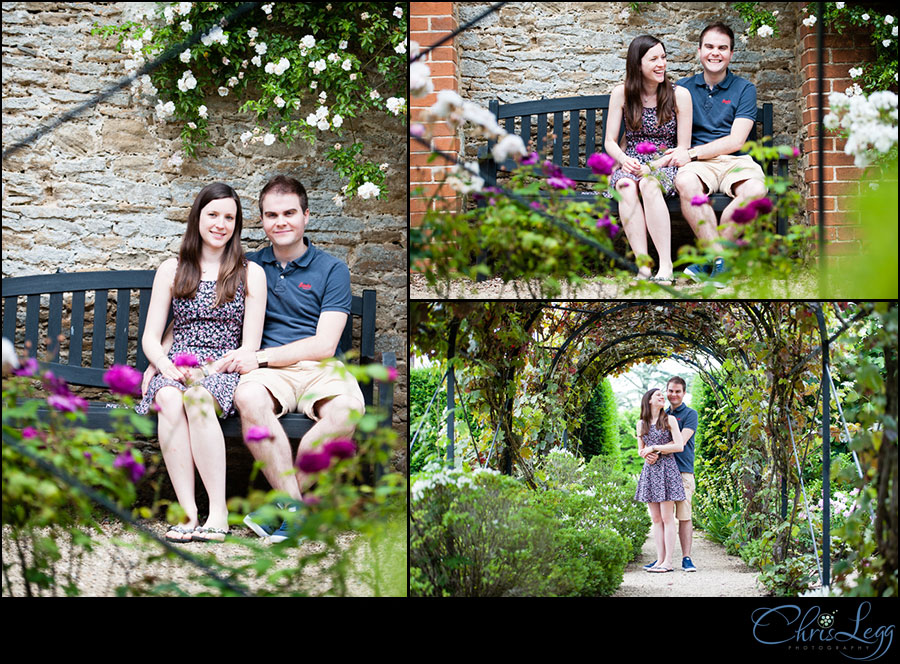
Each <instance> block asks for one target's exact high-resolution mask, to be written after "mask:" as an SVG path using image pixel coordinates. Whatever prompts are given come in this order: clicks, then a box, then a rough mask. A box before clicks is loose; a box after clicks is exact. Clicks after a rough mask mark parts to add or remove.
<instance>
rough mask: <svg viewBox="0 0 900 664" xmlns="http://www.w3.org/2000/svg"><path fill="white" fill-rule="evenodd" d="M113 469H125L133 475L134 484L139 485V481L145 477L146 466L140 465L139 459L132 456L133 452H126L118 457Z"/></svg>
mask: <svg viewBox="0 0 900 664" xmlns="http://www.w3.org/2000/svg"><path fill="white" fill-rule="evenodd" d="M113 467H114V468H124V469H125V470H127V471H128V472H129V473H131V482H132V484H137V482H138V480H140V479H141V478H142V477H143V476H144V471H145V468H144V465H143V464H141V463H138V461H137V459H135V458H134V457H133V456H131V450H125V451H124V452H122V453H121V454H120V455H119V456H117V457H116V460H115V463H113Z"/></svg>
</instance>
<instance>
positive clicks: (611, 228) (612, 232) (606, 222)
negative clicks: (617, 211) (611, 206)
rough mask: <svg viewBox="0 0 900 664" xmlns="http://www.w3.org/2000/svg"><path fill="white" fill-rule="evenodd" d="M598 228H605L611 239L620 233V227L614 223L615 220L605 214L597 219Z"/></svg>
mask: <svg viewBox="0 0 900 664" xmlns="http://www.w3.org/2000/svg"><path fill="white" fill-rule="evenodd" d="M597 228H605V229H606V231H607V232H608V233H609V236H610V237H615V236H616V233H618V232H619V227H618V226H616V224H615V223H613V220H612V219H610V218H609V215H608V214H604V215H603V216H602V217H599V218H598V219H597Z"/></svg>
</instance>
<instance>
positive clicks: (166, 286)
mask: <svg viewBox="0 0 900 664" xmlns="http://www.w3.org/2000/svg"><path fill="white" fill-rule="evenodd" d="M259 211H260V216H261V218H262V227H263V230H264V231H265V234H266V237H267V238H268V240H269V241H270V242H271V244H270V245H269V246H267V247H265V248H264V249H261V250H260V251H256V252H253V253H250V254H245V253H244V250H243V248H242V246H241V230H242V227H243V215H242V210H241V200H240V197H239V196H238V194H237V193H236V192H235V190H234V189H233V188H232V187H230V186H229V185H227V184H224V183H221V182H214V183H212V184H209V185H207V186H205V187H203V189H202V190H201V191H200V193H199V194H198V195H197V197H196V199H195V200H194V203H193V205H192V207H191V210H190V212H189V214H188V220H187V228H186V230H185V234H184V238H183V239H182V242H181V247H180V249H179V252H178V256H177V258H175V257H173V258H170V259H168V260H166V261H164V262H163V263H162V265H160V267H159V269H158V270H157V272H156V277H155V278H154V281H153V292H152V295H151V298H150V307H149V311H148V313H147V323H146V326H145V328H144V335H143V338H142V347H143V350H144V354H145V355H146V357H147V358H148V359H149V360H150V366H149V367H148V369H147V371H146V372H145V374H144V381H143V385H142V386H141V391H142V394H143V400H142V401H141V403H140V404H138V406H137V411H138V412H139V413H146V412H147V411H148V410H149V409H150V408H154V410H156V411H157V412H158V414H159V417H158V435H159V442H160V447H161V449H162V454H163V458H164V459H165V463H166V470H167V472H168V474H169V478H170V479H171V481H172V486H173V488H174V490H175V495H176V497H177V499H178V503H179V504H180V505H181V507H182V509H183V510H184V512H185V515H186V521H185V522H184V523H182V524H178V525H176V526H173V527H171V528H169V530H168V532H167V533H166V539H168V540H169V541H174V542H191V541H194V542H196V541H201V542H221V541H223V540H224V539H225V535H226V534H228V532H229V529H228V509H227V507H226V502H225V498H226V497H225V440H224V437H223V434H222V428H221V425H220V424H219V422H218V420H217V419H216V417H215V415H218V416H219V417H221V418H225V417H228V416H230V415H233V414H234V413H235V411H238V412H239V413H240V417H241V426H242V430H243V433H244V440H245V441H247V442H248V447H249V448H250V450H251V452H252V453H253V456H254V457H255V458H256V460H257V461H260V462H261V463H262V465H263V474H264V475H265V477H266V479H267V480H268V481H269V483H270V484H271V485H272V487H273V488H274V489H275V490H277V491H279V492H281V493H283V494H286V495H287V496H288V497H289V499H290V500H289V501H288V499H285V502H284V503H282V504H280V505H278V507H281V508H282V509H286V510H289V511H296V510H297V509H301V508H302V499H303V494H302V492H303V491H305V490H306V489H307V488H308V482H309V476H308V475H307V474H306V473H304V472H303V471H302V469H298V468H297V467H295V465H294V459H293V458H292V456H291V446H290V442H289V441H288V439H287V436H286V435H285V433H284V429H283V427H282V426H281V425H280V424H279V422H278V417H281V415H283V414H284V413H286V412H290V411H297V410H300V411H302V412H303V413H305V414H306V415H307V416H308V417H310V418H311V419H313V420H315V422H316V424H315V425H314V426H313V427H312V428H311V429H310V430H309V431H308V432H307V434H306V435H305V436H304V437H303V438H302V439H301V441H300V444H299V450H298V452H297V459H298V461H299V459H300V457H301V455H303V454H304V453H306V452H309V451H311V449H312V447H313V446H314V445H316V444H320V443H326V444H327V443H328V441H335V443H337V439H342V438H348V437H349V436H350V435H352V433H353V430H354V425H353V424H351V423H350V414H351V412H353V411H356V412H362V411H363V409H364V408H365V405H364V399H363V396H362V392H361V390H360V388H359V385H358V384H357V383H356V380H355V379H354V378H353V377H352V376H349V375H348V374H347V373H346V372H345V371H342V369H341V367H340V363H337V362H334V363H327V364H322V363H321V361H322V360H325V359H328V358H331V357H333V356H334V354H335V352H336V350H337V347H338V344H339V341H340V337H341V333H342V331H343V329H344V325H345V323H346V321H347V316H348V315H349V314H350V305H351V301H352V296H351V293H350V271H349V269H348V268H347V266H346V264H344V263H343V262H342V261H340V260H338V259H337V258H334V257H333V256H330V255H328V254H327V253H325V252H323V251H321V250H320V249H318V248H317V247H314V246H313V245H312V243H310V241H309V239H308V238H306V237H304V231H305V230H306V225H307V223H308V221H309V212H310V211H309V204H308V198H307V194H306V189H305V188H304V186H303V184H301V183H300V182H299V181H298V180H296V179H294V178H292V177H288V176H284V175H279V176H276V177H274V178H272V179H271V180H270V181H269V182H268V183H266V185H265V186H264V187H263V189H262V191H261V192H260V194H259ZM170 307H171V310H172V314H173V322H172V325H171V326H170V327H169V329H168V330H166V319H167V316H168V313H169V309H170ZM214 414H215V415H214ZM251 443H252V444H251ZM195 468H196V469H197V471H198V472H199V474H200V479H201V480H202V481H203V485H204V486H205V488H206V491H207V494H208V496H209V516H208V518H207V519H206V520H205V521H204V523H203V525H200V520H199V516H198V513H197V504H196V500H195V495H194V469H195ZM301 468H302V464H301ZM244 523H245V524H246V525H247V526H249V527H250V528H251V529H252V530H253V531H254V532H256V534H258V535H260V536H261V537H266V536H268V537H270V539H271V541H273V542H280V541H283V540H285V539H287V538H288V536H289V533H288V527H287V524H286V523H282V524H281V527H280V528H279V527H278V525H277V524H268V523H263V522H261V520H260V519H259V518H258V517H257V516H256V515H253V514H250V515H247V518H245V519H244Z"/></svg>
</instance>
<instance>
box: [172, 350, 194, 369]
mask: <svg viewBox="0 0 900 664" xmlns="http://www.w3.org/2000/svg"><path fill="white" fill-rule="evenodd" d="M172 361H173V362H174V363H175V366H176V367H199V366H200V362H199V361H198V360H197V356H196V355H194V354H193V353H180V354H178V355H176V356H175V357H174V358H173V359H172Z"/></svg>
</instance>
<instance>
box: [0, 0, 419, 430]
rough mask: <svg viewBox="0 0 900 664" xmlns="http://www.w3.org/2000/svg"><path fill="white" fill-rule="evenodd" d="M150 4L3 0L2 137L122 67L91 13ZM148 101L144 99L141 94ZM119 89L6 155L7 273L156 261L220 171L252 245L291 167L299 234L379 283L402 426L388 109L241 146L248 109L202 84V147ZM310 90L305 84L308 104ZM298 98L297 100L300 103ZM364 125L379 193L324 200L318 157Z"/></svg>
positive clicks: (401, 268) (329, 182)
mask: <svg viewBox="0 0 900 664" xmlns="http://www.w3.org/2000/svg"><path fill="white" fill-rule="evenodd" d="M153 4H155V3H123V2H119V3H37V2H9V3H4V4H3V139H4V141H3V142H4V149H5V148H6V147H8V146H9V145H11V144H12V143H13V142H14V141H16V140H20V139H22V138H24V137H25V136H27V135H28V134H29V133H30V132H31V131H33V130H34V129H36V128H37V127H39V126H41V125H43V124H45V123H47V122H48V121H50V120H51V119H52V118H54V117H56V116H58V115H60V114H62V113H65V112H66V111H69V110H71V109H73V108H74V107H76V106H77V105H78V104H80V103H82V102H84V101H85V100H88V99H91V98H92V97H94V96H95V95H97V94H98V93H100V92H101V91H103V90H104V89H105V88H107V87H108V86H110V85H111V84H113V83H115V82H116V81H118V80H120V79H121V78H122V77H123V76H124V75H125V68H124V65H123V61H124V60H125V56H124V55H123V54H121V53H118V52H117V51H116V50H115V44H116V40H115V39H104V38H101V37H99V36H91V34H90V31H91V28H92V24H93V23H94V22H97V23H99V24H101V25H109V24H114V23H121V22H123V21H125V20H129V19H134V18H135V17H136V13H137V12H138V11H140V10H141V9H143V8H144V7H143V6H145V5H153ZM148 101H149V103H147V102H148ZM155 101H156V100H142V99H141V97H140V96H138V95H132V94H131V93H130V90H129V89H126V90H123V91H120V92H117V93H116V94H114V95H113V96H111V97H109V98H108V99H106V100H105V101H103V102H101V103H99V104H97V105H95V106H92V107H91V108H89V109H87V110H86V111H84V112H83V113H82V114H80V115H79V116H78V117H76V118H74V119H72V120H70V121H68V122H66V123H64V124H63V125H61V126H60V127H58V128H56V129H55V130H53V131H51V132H49V133H48V134H46V135H44V136H42V137H41V138H40V139H38V140H37V141H36V142H35V143H34V144H32V145H31V146H30V147H28V148H26V149H23V150H21V151H19V152H17V153H16V154H14V155H12V156H10V157H9V158H7V159H5V160H4V161H3V248H2V254H3V276H4V277H7V276H21V275H27V274H39V273H47V272H55V271H56V270H57V269H62V270H64V271H72V272H75V271H94V270H116V269H155V268H156V267H157V266H158V265H159V264H160V263H161V262H162V261H163V260H164V259H166V258H168V257H169V256H172V255H173V254H174V253H175V252H177V249H178V246H179V243H180V240H181V237H182V234H183V232H184V224H185V221H186V219H187V213H188V211H189V208H190V205H191V203H192V202H193V199H194V197H195V196H196V194H197V193H198V192H199V191H200V189H201V188H202V187H203V186H204V185H206V184H208V183H209V182H213V181H217V180H220V181H224V182H227V183H228V184H230V185H232V186H233V187H234V188H235V189H236V190H237V191H238V193H239V194H240V196H241V202H242V207H243V212H244V231H243V236H242V238H243V241H244V246H245V248H246V249H247V250H253V249H256V248H258V247H260V246H263V245H264V244H265V243H266V240H265V235H264V233H263V231H262V228H261V225H260V219H259V208H258V202H257V196H258V193H259V190H260V189H261V187H262V185H263V184H264V183H265V182H266V180H268V179H269V178H270V177H272V176H273V175H275V174H278V173H288V174H292V175H294V176H295V177H297V178H298V179H300V180H301V181H302V182H303V183H304V185H305V186H306V188H307V190H308V192H309V199H310V208H311V217H310V222H309V227H308V232H307V235H308V237H310V239H311V240H312V241H313V242H314V243H315V244H316V245H317V246H318V247H320V248H321V249H324V250H325V251H327V252H329V253H331V254H333V255H335V256H337V257H339V258H341V259H342V260H344V261H346V263H347V264H348V265H349V267H350V273H351V276H352V279H351V281H352V289H353V293H354V294H360V293H361V292H362V290H363V289H364V288H374V289H376V290H377V291H378V318H377V329H378V342H377V345H376V352H384V351H393V352H395V353H396V354H397V359H398V365H399V366H398V370H399V373H400V381H399V383H398V385H397V389H396V390H395V396H394V401H395V411H394V425H395V429H396V430H397V431H398V433H399V434H400V435H401V437H402V438H404V439H405V437H406V424H407V410H406V401H407V399H406V357H407V333H406V323H407V306H406V298H407V265H406V260H407V251H406V227H407V220H406V216H407V200H408V199H407V196H406V179H407V177H406V170H405V163H406V160H405V156H406V155H405V154H404V151H403V144H404V142H403V141H400V140H398V138H399V137H400V136H402V135H403V133H405V131H406V130H405V127H404V123H403V122H402V121H400V120H398V119H396V118H393V117H388V116H387V115H384V116H382V117H378V118H357V119H354V120H352V121H348V122H347V123H346V124H345V129H347V130H348V131H347V132H346V133H345V136H344V137H343V138H339V137H337V136H335V135H333V134H326V133H321V132H320V134H319V138H320V140H319V141H318V142H317V143H316V144H315V145H314V146H310V145H309V144H308V143H306V142H303V141H299V142H296V143H294V144H293V145H292V146H290V147H286V146H284V145H283V144H281V143H276V144H274V145H272V146H269V147H264V146H263V145H262V144H249V145H248V146H246V147H245V146H243V145H242V143H241V141H240V139H239V136H240V134H241V133H242V132H244V131H247V130H248V129H252V127H253V123H252V119H253V118H252V117H251V115H250V114H242V113H238V112H237V110H236V105H235V104H229V103H227V100H224V99H222V98H220V97H219V96H218V95H213V96H209V97H208V98H207V101H206V104H207V106H208V107H209V117H210V140H211V142H212V143H213V147H212V148H203V149H201V150H200V152H199V153H198V158H197V159H190V158H187V157H185V159H184V163H183V165H181V166H180V167H177V168H176V167H173V166H171V165H169V163H168V159H169V157H170V156H171V155H172V154H174V153H175V152H177V151H179V150H180V138H179V129H178V128H177V127H176V125H175V124H159V123H157V122H156V121H155V118H154V113H153V108H152V105H153V104H155ZM316 103H317V102H316V101H314V97H313V96H310V99H309V102H308V105H309V107H310V109H312V107H313V105H314V104H316ZM306 106H307V104H304V106H302V107H301V109H300V112H301V114H302V113H306V112H308V111H309V109H306ZM352 135H356V136H364V137H365V140H366V142H367V154H368V155H371V158H372V159H373V160H374V161H375V162H376V163H383V162H387V163H388V164H389V169H388V171H387V179H386V183H385V184H386V187H387V189H388V190H389V192H390V194H389V198H388V199H387V200H371V199H370V200H367V201H364V200H360V199H352V200H351V201H349V202H348V203H347V204H346V206H345V207H344V208H343V209H340V208H338V207H337V206H336V205H335V203H334V202H333V201H332V200H331V199H332V198H333V197H334V196H335V194H337V193H340V188H341V187H342V186H343V185H344V184H345V182H343V181H342V180H341V179H340V178H339V177H338V176H337V175H336V174H335V173H334V172H333V171H332V166H331V163H330V162H328V161H326V160H325V159H323V158H321V157H320V155H322V154H324V153H325V151H326V150H327V148H328V147H329V146H330V145H331V144H332V143H334V142H337V141H340V140H345V141H346V140H352Z"/></svg>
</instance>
